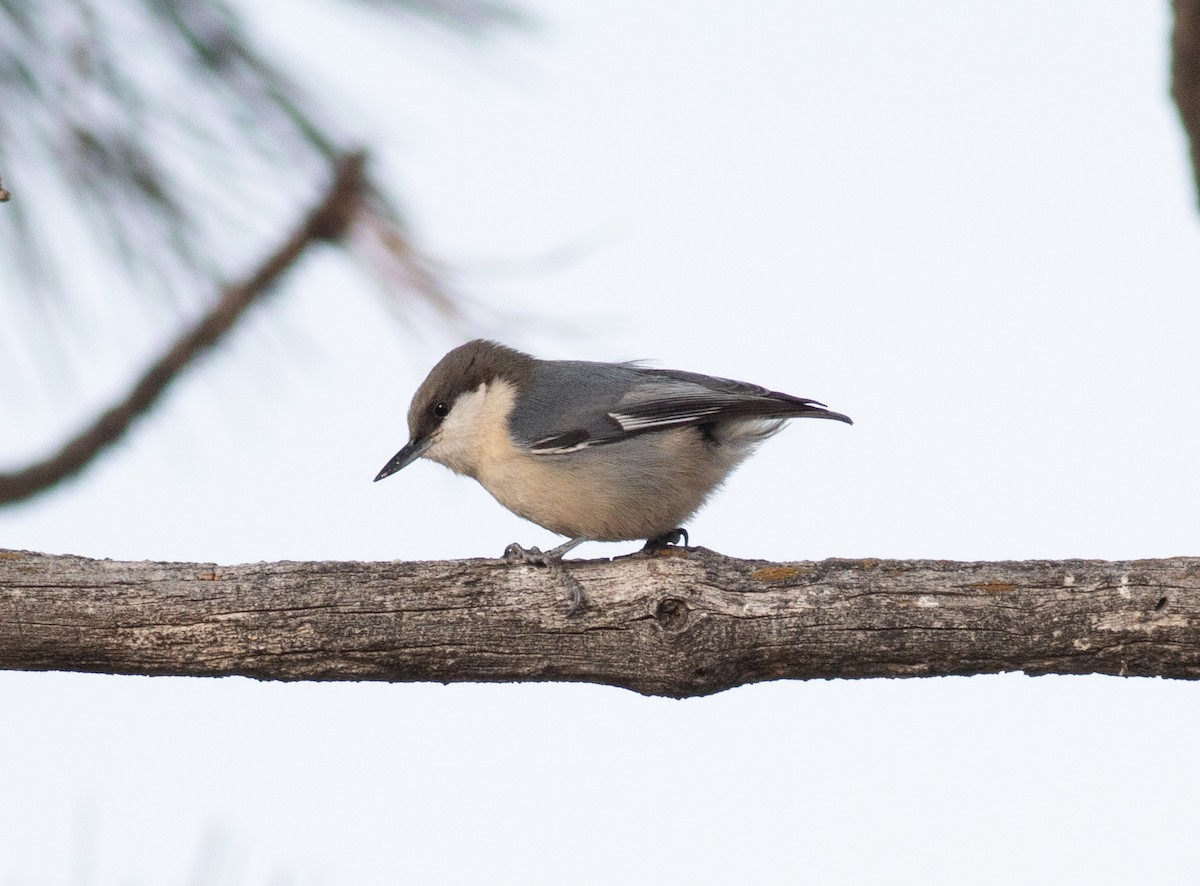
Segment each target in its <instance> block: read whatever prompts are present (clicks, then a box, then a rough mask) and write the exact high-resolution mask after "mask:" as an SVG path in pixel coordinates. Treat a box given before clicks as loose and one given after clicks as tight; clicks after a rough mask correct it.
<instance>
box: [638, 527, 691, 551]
mask: <svg viewBox="0 0 1200 886" xmlns="http://www.w3.org/2000/svg"><path fill="white" fill-rule="evenodd" d="M681 540H682V541H683V547H684V549H685V550H686V549H687V546H688V544H689V539H688V533H687V530H686V529H684V528H683V527H682V526H677V527H676V528H674V529H671V530H669V531H667V532H664V533H663V534H662V535H656V536H654V538H648V539H646V546H645V547H643V548H642V553H643V554H657V553H658V552H659V551H661V550H663V549H664V548H669V547H673V546H674V545H677V544H679V542H680V541H681Z"/></svg>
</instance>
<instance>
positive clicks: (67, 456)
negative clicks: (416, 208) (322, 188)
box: [0, 152, 366, 504]
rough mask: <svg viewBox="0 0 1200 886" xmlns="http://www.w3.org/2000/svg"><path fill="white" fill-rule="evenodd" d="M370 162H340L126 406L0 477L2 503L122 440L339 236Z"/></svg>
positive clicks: (149, 372)
mask: <svg viewBox="0 0 1200 886" xmlns="http://www.w3.org/2000/svg"><path fill="white" fill-rule="evenodd" d="M365 162H366V156H365V154H363V153H361V152H356V153H352V154H347V155H345V156H343V157H341V158H340V159H339V160H338V162H337V164H336V167H335V174H334V177H333V181H332V182H331V183H330V185H329V188H328V189H327V190H326V192H325V194H324V196H323V197H322V198H321V201H320V203H319V204H318V205H317V206H315V207H314V208H313V209H312V210H311V211H310V212H309V213H308V215H307V216H306V217H305V218H304V220H303V221H301V222H300V224H299V225H298V226H297V227H296V228H295V230H293V231H292V233H291V234H289V235H288V237H287V239H286V240H284V242H283V243H282V244H280V246H279V247H278V248H277V249H275V251H274V252H272V253H271V254H270V255H269V256H267V257H266V259H264V260H263V262H262V263H261V264H260V265H259V266H258V268H257V269H256V270H255V271H254V272H253V273H252V274H251V275H250V276H249V277H248V278H246V279H245V280H244V281H242V282H241V283H238V284H234V285H231V286H228V287H226V288H225V290H224V292H223V293H222V295H221V298H220V299H219V300H218V301H217V303H216V304H215V305H214V306H213V309H212V310H211V311H210V312H209V313H208V314H207V315H206V316H205V317H203V318H202V319H201V320H200V321H199V322H198V323H197V324H196V325H195V326H193V327H192V328H190V329H188V330H187V331H185V332H184V333H183V334H182V335H181V336H180V337H179V338H178V339H177V340H176V341H175V342H174V343H173V344H172V345H171V346H170V347H168V348H167V350H166V351H165V352H164V353H163V354H162V356H160V357H159V358H158V359H157V360H155V361H154V362H153V363H151V364H150V366H149V367H148V368H147V369H146V371H145V372H144V373H142V376H141V378H139V379H138V380H137V382H136V383H135V384H134V385H133V387H132V388H131V389H130V391H129V393H128V394H126V395H125V397H124V398H123V399H122V400H121V401H120V402H118V403H116V404H115V405H113V406H112V407H110V408H109V409H107V410H105V411H104V412H103V413H101V415H100V416H99V417H97V418H96V420H95V421H94V422H92V424H91V425H89V426H88V427H86V428H85V429H84V430H82V431H81V432H80V433H79V434H77V435H76V436H75V437H73V438H72V439H71V440H69V441H68V442H67V443H66V444H65V445H64V446H63V447H62V448H61V449H59V450H58V451H57V452H55V453H54V454H53V455H51V456H49V457H48V458H46V459H43V460H41V461H38V462H35V463H33V464H31V465H28V466H27V467H25V468H22V469H20V470H17V471H13V472H9V473H0V504H10V503H12V502H18V501H22V500H24V499H27V498H30V497H31V496H33V495H36V494H37V493H39V492H41V491H42V490H44V489H47V488H49V487H51V486H53V485H54V484H56V483H58V482H60V481H61V480H63V479H65V478H66V477H69V476H71V475H72V474H75V473H77V472H78V471H80V470H81V469H82V468H83V467H85V466H86V465H87V464H88V463H89V462H91V461H92V459H94V458H95V457H96V456H97V455H99V454H100V453H101V452H102V451H104V449H105V448H106V447H108V446H110V445H112V444H113V443H114V442H116V441H117V440H119V439H120V438H121V436H122V435H123V434H124V433H125V432H126V431H127V430H129V427H130V426H131V425H132V424H133V422H134V421H135V420H136V419H137V418H138V417H139V416H141V415H144V414H145V413H146V412H147V411H148V410H149V409H150V408H151V407H152V406H153V405H154V404H155V402H156V401H157V400H158V398H159V397H160V396H161V395H162V393H163V392H164V391H165V390H166V389H167V388H168V387H169V386H170V384H171V383H172V382H173V381H175V379H177V378H179V376H180V375H181V374H182V373H183V371H184V370H185V369H187V367H188V366H190V365H191V364H192V363H193V362H194V361H195V359H196V358H197V357H198V356H200V354H202V353H204V352H205V351H206V350H208V349H209V348H211V347H213V346H214V345H216V344H217V343H218V342H220V341H221V339H222V338H223V337H224V336H225V335H226V333H228V332H229V330H230V329H232V328H233V326H234V325H235V324H236V323H237V321H238V319H239V318H240V317H241V316H242V315H243V314H244V313H245V311H246V309H247V308H248V307H250V305H252V304H254V303H255V302H256V301H258V300H259V299H261V298H262V297H263V296H264V295H266V294H267V293H268V292H269V291H270V290H271V289H272V287H274V285H275V284H276V283H278V282H279V280H280V279H281V278H282V277H283V275H284V274H285V273H287V271H288V270H289V269H290V268H292V267H293V266H294V265H295V264H296V262H297V261H298V260H299V258H300V257H301V256H302V255H303V254H304V253H305V252H306V251H307V250H308V249H309V248H310V247H311V246H312V245H313V244H315V243H318V242H321V241H330V240H337V239H339V238H341V237H342V235H343V234H344V233H345V231H346V229H347V227H348V226H349V225H350V223H351V221H352V219H353V218H354V214H355V211H356V208H357V206H358V204H359V201H360V199H361V197H362V193H363V189H364V180H363V168H364V165H365Z"/></svg>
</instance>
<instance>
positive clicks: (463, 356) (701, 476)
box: [375, 340, 853, 559]
mask: <svg viewBox="0 0 1200 886" xmlns="http://www.w3.org/2000/svg"><path fill="white" fill-rule="evenodd" d="M789 418H831V419H836V420H837V421H844V422H846V423H847V424H853V422H851V421H850V419H849V418H847V417H846V416H844V415H842V414H840V413H837V412H832V411H830V410H828V409H826V408H825V407H824V404H822V403H818V402H816V401H815V400H806V399H803V398H801V397H793V396H791V395H789V394H780V393H778V392H777V391H769V390H767V389H766V388H760V387H758V386H757V385H750V384H746V383H744V382H740V381H731V380H729V379H726V378H712V377H710V376H707V375H698V374H697V373H694V372H676V371H674V370H670V369H647V368H644V367H642V366H638V365H636V364H633V363H586V362H583V361H580V360H538V359H536V358H534V357H531V356H529V355H528V354H523V353H521V352H520V351H515V350H513V349H512V348H507V347H505V346H503V345H500V344H497V343H495V342H491V341H481V340H480V341H473V342H468V343H467V344H465V345H461V346H460V347H457V348H455V349H454V350H452V351H451V352H450V353H448V354H447V355H446V356H445V357H443V358H442V359H441V361H440V362H439V363H438V364H437V365H436V366H435V367H433V371H431V372H430V373H429V377H428V378H426V379H425V381H424V382H423V383H422V384H421V386H420V387H419V388H418V389H417V393H416V395H415V396H414V397H413V401H412V406H411V407H409V410H408V431H409V438H410V439H409V441H408V443H407V444H406V445H405V447H404V448H403V449H401V450H400V451H399V452H398V453H396V455H395V457H394V458H392V460H391V461H389V462H388V463H387V464H386V465H384V468H383V470H381V471H380V472H379V474H378V476H376V477H375V479H376V480H377V481H378V480H382V479H383V478H384V477H388V476H391V475H392V474H394V473H396V472H397V471H399V470H400V469H401V468H403V467H405V466H406V465H409V464H411V463H412V462H413V461H415V460H416V459H418V458H421V457H424V458H429V459H432V460H433V461H436V462H439V463H441V464H443V465H445V466H446V467H448V468H450V469H451V470H452V471H455V472H456V473H459V474H466V475H467V476H468V477H474V478H475V479H476V480H478V481H479V482H480V483H481V484H482V485H483V488H484V489H486V490H487V491H488V492H490V493H491V494H492V495H493V496H494V497H495V498H496V500H497V501H498V502H500V504H502V505H504V506H505V507H506V508H508V509H509V510H510V511H512V512H513V513H514V514H517V515H518V516H521V517H524V518H525V519H526V520H531V521H532V522H534V523H536V524H538V525H539V526H543V527H545V528H546V529H549V530H550V531H551V532H555V533H558V534H559V535H565V536H567V538H568V539H570V541H568V542H566V543H565V544H562V545H560V546H558V547H557V548H554V549H553V550H551V551H547V552H546V553H545V554H541V552H539V551H537V550H536V549H533V551H532V552H524V551H523V550H522V551H521V552H522V553H536V554H537V555H538V556H540V557H549V558H552V559H554V558H559V557H561V556H562V555H563V554H565V553H566V552H567V551H569V550H571V549H572V548H574V547H575V546H576V545H578V544H580V543H582V542H584V541H630V540H635V539H647V543H646V549H647V550H651V551H653V550H657V549H658V548H661V547H664V546H666V545H669V544H674V543H676V542H678V541H679V540H680V538H684V539H686V538H687V533H686V532H685V531H684V530H683V529H682V528H681V526H680V524H681V523H683V521H685V520H687V519H688V518H689V517H691V516H692V515H693V514H694V513H696V511H697V510H699V509H700V506H701V505H703V504H704V502H705V500H706V499H707V498H708V496H709V495H711V494H712V493H713V491H714V490H716V489H717V488H718V487H719V486H720V485H721V483H722V482H724V480H725V478H726V477H728V476H729V474H730V473H731V472H732V471H733V469H734V468H736V467H737V466H738V465H739V464H741V463H742V461H743V460H744V459H745V458H746V457H747V456H749V455H750V454H751V453H753V452H754V450H755V448H756V447H757V446H758V445H759V444H760V443H762V442H763V440H765V439H767V437H770V436H771V435H772V434H774V433H776V432H777V431H778V430H779V429H780V428H781V427H783V424H784V422H785V421H786V420H787V419H789ZM513 547H514V548H515V546H513Z"/></svg>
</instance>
